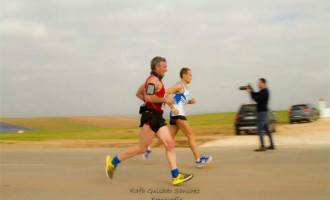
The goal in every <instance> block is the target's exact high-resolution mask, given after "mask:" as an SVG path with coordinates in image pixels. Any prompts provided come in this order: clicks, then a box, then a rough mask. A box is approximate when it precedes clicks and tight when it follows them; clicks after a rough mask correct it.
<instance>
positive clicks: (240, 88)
mask: <svg viewBox="0 0 330 200" xmlns="http://www.w3.org/2000/svg"><path fill="white" fill-rule="evenodd" d="M247 88H250V89H251V90H252V91H253V89H252V86H251V84H250V83H249V84H247V85H246V86H241V87H239V88H238V89H239V90H246V89H247Z"/></svg>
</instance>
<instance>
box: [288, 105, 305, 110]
mask: <svg viewBox="0 0 330 200" xmlns="http://www.w3.org/2000/svg"><path fill="white" fill-rule="evenodd" d="M305 108H307V106H306V105H296V106H292V109H291V110H303V109H305Z"/></svg>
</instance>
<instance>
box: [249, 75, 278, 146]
mask: <svg viewBox="0 0 330 200" xmlns="http://www.w3.org/2000/svg"><path fill="white" fill-rule="evenodd" d="M258 87H259V88H260V91H259V92H253V91H252V88H251V87H250V86H248V87H246V91H247V92H249V93H251V97H252V99H253V100H254V101H256V102H257V111H258V121H257V128H258V134H259V137H260V143H261V146H260V147H259V148H258V149H256V150H255V151H266V150H267V149H268V150H273V149H275V146H274V143H273V138H272V133H271V132H270V130H269V126H268V125H269V122H268V107H267V104H268V98H269V92H268V89H267V86H266V79H264V78H260V79H259V82H258ZM263 130H265V131H266V133H267V135H268V137H269V140H270V146H269V147H267V148H265V144H264V136H263V132H262V131H263Z"/></svg>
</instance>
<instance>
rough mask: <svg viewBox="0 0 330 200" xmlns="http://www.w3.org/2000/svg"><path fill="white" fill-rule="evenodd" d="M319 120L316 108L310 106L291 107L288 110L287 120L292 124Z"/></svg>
mask: <svg viewBox="0 0 330 200" xmlns="http://www.w3.org/2000/svg"><path fill="white" fill-rule="evenodd" d="M318 118H319V114H318V111H317V109H316V108H314V107H313V106H312V104H309V103H307V104H298V105H293V106H291V109H290V110H289V120H290V123H291V124H292V123H293V122H301V121H307V122H311V121H312V120H314V121H316V120H317V119H318Z"/></svg>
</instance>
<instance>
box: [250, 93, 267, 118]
mask: <svg viewBox="0 0 330 200" xmlns="http://www.w3.org/2000/svg"><path fill="white" fill-rule="evenodd" d="M251 97H252V99H253V100H254V101H256V102H257V111H258V112H264V111H268V106H267V104H268V98H269V92H268V89H267V88H264V89H261V90H260V91H259V92H251Z"/></svg>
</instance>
